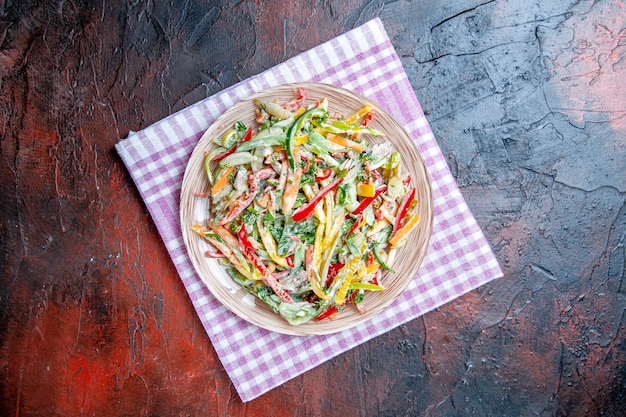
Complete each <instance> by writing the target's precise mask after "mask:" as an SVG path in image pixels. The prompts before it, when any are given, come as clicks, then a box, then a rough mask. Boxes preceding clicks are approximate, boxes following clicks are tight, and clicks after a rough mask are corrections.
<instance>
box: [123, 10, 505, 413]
mask: <svg viewBox="0 0 626 417" xmlns="http://www.w3.org/2000/svg"><path fill="white" fill-rule="evenodd" d="M304 81H311V82H324V83H328V84H333V85H336V86H339V87H344V88H347V89H350V90H353V91H355V92H357V93H359V94H361V95H364V96H366V97H368V98H370V99H371V100H373V101H374V102H376V103H377V104H378V105H380V106H381V107H383V108H385V109H386V110H387V111H388V112H389V113H390V114H392V115H393V116H394V117H395V118H396V119H397V120H398V121H399V122H400V123H401V124H402V125H403V126H404V127H405V129H406V130H407V131H408V132H409V134H410V135H411V136H412V137H413V139H414V140H415V143H416V145H417V148H418V149H419V151H420V153H421V154H422V157H423V158H424V161H425V163H426V166H427V168H428V171H429V173H430V176H431V180H432V188H433V196H434V213H435V219H434V224H433V233H432V236H431V240H430V246H429V249H428V252H427V254H426V257H425V259H424V262H423V264H422V266H421V268H420V270H419V271H418V273H417V274H416V276H415V277H414V279H413V280H412V281H411V283H410V284H409V285H408V287H407V289H406V291H405V292H404V293H403V294H402V295H401V296H400V297H399V298H398V299H396V301H395V302H394V303H393V304H391V306H390V307H388V308H387V309H386V310H384V311H383V312H382V313H380V314H378V315H376V316H374V317H372V318H371V319H370V320H368V321H366V322H364V323H362V324H360V325H358V326H357V327H354V328H352V329H350V330H347V331H343V332H339V333H335V334H331V335H325V336H309V337H301V336H288V335H283V334H279V333H274V332H270V331H267V330H264V329H261V328H259V327H257V326H255V325H252V324H249V323H248V322H246V321H244V320H243V319H241V318H239V317H238V316H236V315H234V314H233V313H231V312H230V311H229V310H227V309H226V308H225V307H224V306H223V305H222V304H220V302H219V301H218V300H217V299H215V297H213V296H212V294H211V293H210V292H209V290H208V289H207V288H206V287H205V286H204V284H203V283H202V281H201V279H200V277H198V276H197V274H196V272H195V269H194V267H193V265H192V263H191V260H190V259H189V256H188V255H187V252H186V249H185V246H184V243H183V237H182V232H181V226H180V221H179V204H180V188H181V183H182V179H183V174H184V171H185V167H186V164H187V161H188V159H189V157H190V155H191V153H192V151H193V148H194V146H195V145H196V143H197V142H198V141H199V139H200V137H201V136H202V133H203V132H204V131H205V130H206V129H207V128H208V127H209V126H210V125H211V124H212V123H213V121H214V120H215V119H216V118H217V117H218V116H220V115H221V114H222V113H224V112H225V111H226V110H227V109H228V108H230V107H231V106H233V105H234V104H235V103H237V102H238V101H239V100H241V99H244V98H246V97H248V96H250V95H251V94H253V93H256V92H259V91H263V90H264V89H267V88H270V87H274V86H277V85H281V84H285V83H293V82H304ZM116 149H117V151H118V153H119V155H120V156H121V158H122V160H123V162H124V164H125V165H126V167H127V168H128V171H129V173H130V175H131V176H132V179H133V181H134V182H135V184H136V186H137V188H138V189H139V192H140V194H141V197H142V198H143V200H144V201H145V203H146V206H147V208H148V210H149V212H150V214H151V216H152V218H153V220H154V222H155V224H156V226H157V228H158V230H159V233H160V235H161V237H162V238H163V241H164V242H165V246H166V248H167V250H168V252H169V254H170V256H171V258H172V260H173V262H174V265H175V266H176V269H177V271H178V273H179V275H180V278H181V279H182V281H183V283H184V285H185V287H186V289H187V291H188V293H189V297H190V298H191V301H192V303H193V305H194V307H195V309H196V311H197V313H198V316H199V318H200V320H201V321H202V323H203V325H204V328H205V330H206V332H207V333H208V335H209V337H210V339H211V341H212V343H213V345H214V347H215V350H216V352H217V354H218V356H219V358H220V360H221V362H222V364H223V366H224V368H225V369H226V372H227V373H228V375H229V377H230V378H231V380H232V381H233V384H234V385H235V388H236V389H237V391H238V393H239V395H240V397H241V399H242V401H244V402H245V401H249V400H252V399H254V398H256V397H258V396H259V395H261V394H263V393H265V392H267V391H269V390H271V389H272V388H275V387H277V386H278V385H280V384H282V383H284V382H285V381H288V380H290V379H292V378H294V377H296V376H298V375H300V374H302V373H303V372H305V371H307V370H309V369H311V368H313V367H315V366H317V365H319V364H321V363H323V362H325V361H327V360H329V359H330V358H332V357H334V356H336V355H338V354H340V353H342V352H345V351H347V350H348V349H351V348H353V347H355V346H357V345H359V344H361V343H363V342H365V341H367V340H369V339H372V338H374V337H376V336H378V335H380V334H383V333H385V332H387V331H389V330H391V329H393V328H395V327H397V326H399V325H401V324H403V323H406V322H408V321H410V320H412V319H414V318H416V317H418V316H420V315H422V314H424V313H426V312H427V311H430V310H432V309H434V308H436V307H438V306H440V305H442V304H444V303H446V302H448V301H451V300H452V299H454V298H456V297H458V296H460V295H462V294H465V293H466V292H468V291H470V290H472V289H474V288H476V287H478V286H480V285H482V284H485V283H486V282H488V281H490V280H493V279H495V278H498V277H500V276H502V271H501V270H500V267H499V265H498V262H497V260H496V259H495V256H494V254H493V252H492V250H491V248H490V246H489V244H488V243H487V241H486V239H485V237H484V235H483V233H482V231H481V230H480V228H479V226H478V225H477V223H476V220H475V219H474V217H473V216H472V213H471V212H470V211H469V208H468V207H467V205H466V203H465V201H464V199H463V197H462V195H461V193H460V192H459V190H458V188H457V186H456V183H455V181H454V178H453V177H452V175H451V174H450V171H449V170H448V166H447V164H446V161H445V158H444V156H443V154H442V153H441V150H440V149H439V146H438V145H437V142H436V141H435V138H434V136H433V134H432V132H431V130H430V127H429V125H428V122H427V121H426V118H425V117H424V114H423V112H422V110H421V107H420V104H419V102H418V101H417V98H416V97H415V94H414V92H413V89H412V87H411V84H410V83H409V80H408V78H407V75H406V73H405V72H404V69H403V67H402V63H401V62H400V60H399V58H398V56H397V55H396V52H395V50H394V48H393V45H392V44H391V42H390V40H389V38H388V36H387V33H386V32H385V29H384V27H383V25H382V23H381V21H380V20H379V19H374V20H371V21H369V22H367V23H366V24H364V25H362V26H360V27H358V28H356V29H353V30H351V31H349V32H346V33H345V34H343V35H341V36H338V37H337V38H335V39H332V40H330V41H328V42H326V43H324V44H322V45H319V46H317V47H316V48H313V49H311V50H309V51H307V52H304V53H302V54H300V55H298V56H296V57H294V58H291V59H289V60H288V61H285V62H283V63H282V64H279V65H277V66H276V67H274V68H271V69H269V70H267V71H265V72H263V73H261V74H258V75H256V76H254V77H252V78H249V79H247V80H245V81H242V82H240V83H239V84H236V85H234V86H232V87H229V88H227V89H225V90H223V91H222V92H220V93H218V94H215V95H214V96H211V97H208V98H206V99H204V100H202V101H200V102H198V103H196V104H194V105H192V106H190V107H188V108H186V109H184V110H181V111H179V112H178V113H176V114H173V115H171V116H169V117H167V118H165V119H163V120H161V121H160V122H157V123H155V124H154V125H152V126H149V127H148V128H146V129H144V130H142V131H140V132H137V133H131V134H130V135H129V136H128V138H127V139H124V140H121V141H120V142H118V144H117V145H116Z"/></svg>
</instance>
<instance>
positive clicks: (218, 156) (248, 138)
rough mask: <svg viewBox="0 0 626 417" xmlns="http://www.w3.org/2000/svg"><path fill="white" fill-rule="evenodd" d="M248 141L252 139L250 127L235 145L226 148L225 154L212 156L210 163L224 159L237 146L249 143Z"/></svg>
mask: <svg viewBox="0 0 626 417" xmlns="http://www.w3.org/2000/svg"><path fill="white" fill-rule="evenodd" d="M250 139H252V128H251V127H249V128H248V130H247V131H246V134H245V135H243V138H242V139H241V140H240V141H239V142H237V143H235V144H234V145H233V146H231V147H230V148H228V149H227V150H226V152H224V153H221V154H219V155H216V156H214V157H213V159H211V161H221V160H222V159H224V158H226V157H227V156H228V155H230V154H232V153H234V152H235V151H236V150H237V147H239V145H241V144H242V143H244V142H247V141H249V140H250Z"/></svg>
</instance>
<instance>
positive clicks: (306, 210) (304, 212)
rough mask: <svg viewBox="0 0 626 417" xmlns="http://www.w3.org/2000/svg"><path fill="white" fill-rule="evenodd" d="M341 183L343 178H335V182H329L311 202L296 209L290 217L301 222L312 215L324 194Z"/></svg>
mask: <svg viewBox="0 0 626 417" xmlns="http://www.w3.org/2000/svg"><path fill="white" fill-rule="evenodd" d="M342 181H343V177H341V178H337V179H336V180H335V181H333V182H331V183H330V184H328V185H327V186H326V187H324V188H323V189H322V191H320V192H319V193H317V195H316V196H315V197H313V200H311V201H309V202H308V203H306V204H303V205H302V206H300V207H298V209H297V210H296V211H294V212H293V215H292V217H293V221H294V222H301V221H302V220H304V219H306V218H307V217H309V216H310V215H311V214H313V209H315V206H317V204H318V203H319V202H320V201H321V200H322V198H324V196H325V195H326V194H328V193H329V192H331V191H332V190H334V189H335V188H337V187H338V186H339V184H341V182H342Z"/></svg>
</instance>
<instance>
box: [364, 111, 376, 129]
mask: <svg viewBox="0 0 626 417" xmlns="http://www.w3.org/2000/svg"><path fill="white" fill-rule="evenodd" d="M375 115H376V109H372V110H370V111H369V112H368V113H367V114H366V115H365V117H363V121H362V122H361V125H362V126H365V127H367V126H368V125H369V124H370V122H371V121H372V119H373V118H374V116H375Z"/></svg>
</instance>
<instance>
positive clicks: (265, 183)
mask: <svg viewBox="0 0 626 417" xmlns="http://www.w3.org/2000/svg"><path fill="white" fill-rule="evenodd" d="M254 105H255V108H256V110H255V111H256V115H255V116H256V119H255V122H254V123H253V124H254V125H253V126H246V125H244V124H243V123H242V122H237V123H235V125H234V126H232V129H229V130H228V131H227V132H225V133H224V135H223V136H222V137H220V138H216V139H215V140H214V142H215V143H216V144H217V147H216V148H214V149H213V150H212V151H210V152H207V153H206V154H205V160H204V161H205V164H204V168H205V174H206V175H207V177H208V180H209V184H210V190H208V192H206V190H202V191H201V192H199V193H198V194H199V195H201V196H206V198H208V199H209V202H210V204H209V212H210V216H209V220H208V221H207V222H206V224H194V225H193V226H192V229H193V231H195V232H196V233H198V234H199V235H200V236H202V237H203V238H204V239H206V241H208V243H210V244H211V246H212V248H213V249H212V250H209V251H207V253H206V256H209V257H215V258H218V259H219V262H220V264H221V265H223V266H224V267H225V268H226V270H227V272H228V274H229V275H230V277H231V278H232V279H233V280H234V281H235V282H237V283H239V284H240V285H241V286H242V287H243V288H245V289H246V290H247V291H248V292H250V293H251V294H253V295H255V296H256V297H258V298H259V299H260V300H262V301H263V302H264V303H266V304H267V305H268V306H269V307H270V308H271V309H272V310H273V311H275V312H276V313H278V314H280V315H281V316H282V317H284V319H285V320H287V321H288V322H289V323H291V324H293V325H298V324H301V323H304V322H307V321H309V320H324V319H328V318H330V319H332V318H334V316H335V315H336V314H337V313H339V312H340V311H341V310H343V309H344V308H346V307H347V306H349V305H353V306H355V307H356V308H357V309H359V311H361V313H365V310H364V309H363V307H362V304H361V301H362V300H363V299H364V297H366V296H367V294H368V293H369V292H371V291H383V290H384V282H381V272H382V271H384V270H387V271H391V272H393V269H392V264H393V259H394V257H395V254H396V250H397V249H398V248H399V247H400V246H402V245H403V244H404V243H405V242H406V240H407V236H408V235H409V233H410V232H411V231H412V230H413V229H414V228H415V227H416V225H417V224H418V222H419V217H418V215H417V213H416V209H415V208H416V206H417V204H418V202H417V199H416V193H415V188H412V187H411V177H410V174H407V173H403V172H402V169H401V168H402V167H401V162H400V155H399V153H398V152H397V151H396V150H395V149H394V147H393V145H392V144H391V143H390V142H389V141H387V142H384V143H379V144H371V143H369V142H368V138H371V137H373V136H383V135H384V133H383V132H381V131H378V130H375V129H373V128H371V127H370V123H371V121H372V119H374V118H375V115H376V110H375V109H374V108H373V107H371V106H369V105H368V106H364V107H363V108H361V109H358V111H356V112H355V113H354V114H352V115H348V116H347V117H346V116H344V115H341V114H337V113H336V112H333V111H332V108H331V107H330V104H329V102H328V100H327V99H324V100H321V101H316V102H308V101H307V98H306V91H305V90H304V89H302V88H300V89H299V90H298V95H297V97H294V98H293V100H291V101H289V102H287V103H277V102H269V101H260V100H255V101H254Z"/></svg>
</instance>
